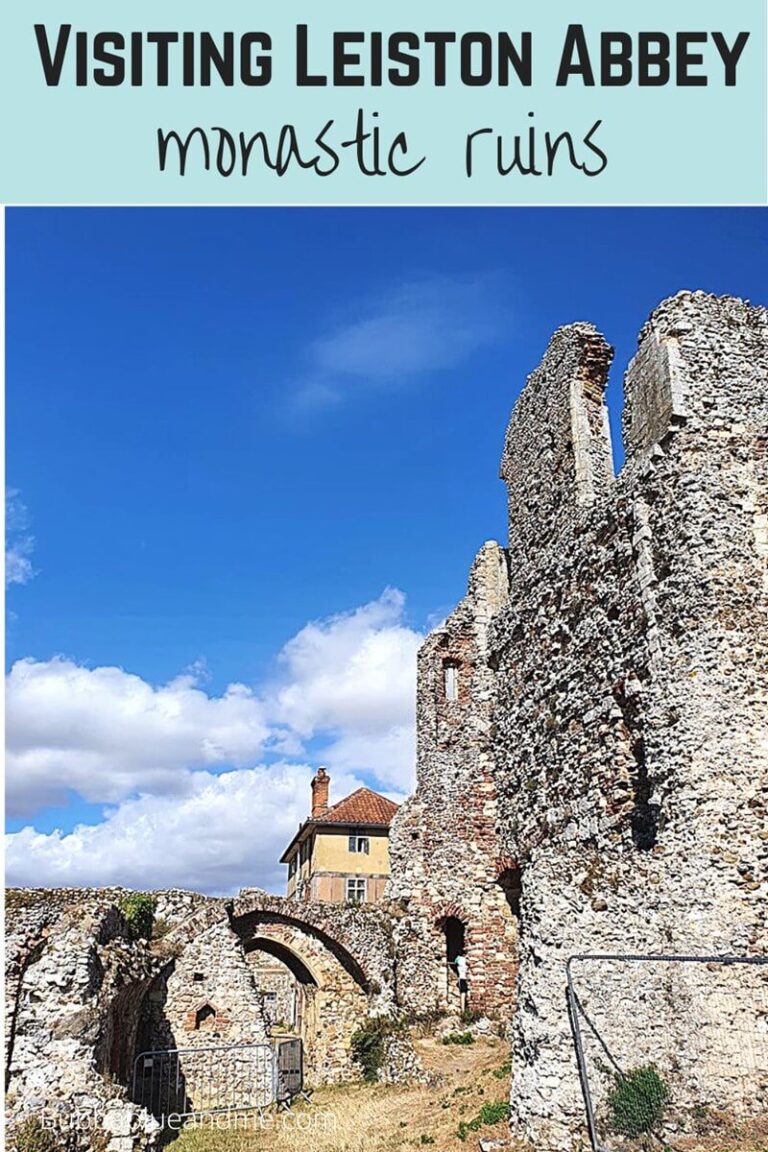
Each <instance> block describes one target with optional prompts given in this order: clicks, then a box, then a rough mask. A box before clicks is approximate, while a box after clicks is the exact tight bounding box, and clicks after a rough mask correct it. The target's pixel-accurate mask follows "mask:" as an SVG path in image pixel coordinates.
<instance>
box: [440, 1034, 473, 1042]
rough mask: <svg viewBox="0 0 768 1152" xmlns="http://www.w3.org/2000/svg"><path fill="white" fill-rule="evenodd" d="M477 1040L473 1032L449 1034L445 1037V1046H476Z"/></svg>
mask: <svg viewBox="0 0 768 1152" xmlns="http://www.w3.org/2000/svg"><path fill="white" fill-rule="evenodd" d="M474 1042H475V1038H474V1036H473V1035H472V1033H471V1032H449V1033H448V1035H447V1036H443V1039H442V1043H443V1044H461V1045H464V1044H474Z"/></svg>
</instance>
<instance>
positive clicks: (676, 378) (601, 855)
mask: <svg viewBox="0 0 768 1152" xmlns="http://www.w3.org/2000/svg"><path fill="white" fill-rule="evenodd" d="M611 355H612V353H611V350H610V348H609V347H608V345H607V344H606V342H605V341H604V339H603V338H602V336H601V335H600V334H599V333H598V332H597V331H596V330H595V329H594V328H593V327H592V326H591V325H587V324H575V325H572V326H570V327H566V328H563V329H560V330H559V331H558V332H556V333H555V335H554V336H553V338H552V340H551V342H550V345H549V348H548V349H547V351H546V354H545V356H544V358H543V361H542V363H541V364H540V366H539V367H538V368H537V369H536V370H535V371H534V372H533V374H532V375H531V377H530V378H529V379H528V381H527V383H526V385H525V388H524V389H523V392H522V394H521V396H520V398H519V400H518V402H517V404H516V406H515V409H514V411H513V413H512V417H511V419H510V422H509V427H508V430H507V434H506V440H505V445H504V452H503V457H502V464H501V474H502V478H503V479H504V481H505V482H506V485H507V489H508V495H509V542H508V550H507V563H506V573H507V575H508V585H507V586H506V587H504V588H503V594H500V595H498V596H497V597H496V598H495V599H493V600H492V602H489V603H488V604H487V605H486V607H485V609H484V610H483V618H482V627H481V628H480V629H478V628H477V627H476V625H475V624H473V623H472V621H474V619H475V614H476V612H477V608H476V601H475V600H473V596H472V583H471V582H470V595H469V597H468V599H467V600H466V601H464V602H462V605H461V606H460V607H459V609H457V612H456V613H455V614H454V616H452V617H450V618H449V621H448V624H447V633H446V635H447V647H446V649H445V651H446V655H448V656H451V655H452V653H453V648H452V645H453V644H454V642H455V640H456V638H457V636H458V635H459V634H460V633H461V627H462V626H461V624H460V622H461V621H468V622H469V625H468V633H469V634H470V635H472V637H473V639H472V641H471V644H470V647H471V650H472V653H473V657H472V669H473V671H472V675H471V677H470V678H468V680H467V685H468V692H469V696H468V697H467V699H466V703H465V704H464V705H461V698H460V701H459V702H460V707H461V708H462V709H463V711H462V713H461V715H462V721H461V725H460V728H458V729H456V730H455V735H453V736H452V737H451V739H450V740H448V743H447V744H446V743H445V742H443V743H442V744H441V741H440V735H439V733H440V731H441V729H440V721H441V713H440V710H439V709H437V710H436V708H435V705H434V702H433V697H432V695H430V693H431V691H432V689H431V687H430V685H431V684H432V683H433V680H434V677H435V675H437V674H438V672H436V669H438V671H439V661H438V660H437V655H438V652H441V651H442V650H441V649H440V644H441V639H440V636H441V634H440V632H438V633H437V634H435V635H433V636H432V637H430V639H429V640H428V641H427V644H426V645H425V649H424V651H423V653H422V663H421V666H420V690H419V691H420V696H419V712H420V724H421V726H422V732H421V735H420V743H419V786H418V789H417V793H416V797H415V798H414V800H412V801H411V802H410V807H409V806H406V808H407V809H408V816H407V817H406V818H401V819H399V820H398V824H399V825H400V827H399V829H398V833H399V835H400V837H401V857H400V860H399V861H398V862H397V868H398V877H397V878H396V879H394V880H393V891H394V892H398V891H399V892H404V891H406V890H409V891H411V892H412V899H411V901H410V903H409V905H408V910H407V915H408V918H409V919H410V921H411V922H412V924H413V928H412V931H413V932H414V933H415V934H416V936H417V937H418V933H419V932H422V933H423V932H425V931H426V929H425V928H424V927H423V926H424V925H425V924H429V923H431V922H432V920H433V904H432V903H430V894H431V893H432V892H434V891H436V890H437V891H439V892H440V895H441V898H442V896H443V892H444V893H445V898H446V899H450V897H449V894H448V890H449V888H450V884H449V883H448V880H447V879H446V872H447V869H448V867H449V865H448V861H450V860H451V858H452V857H453V858H454V859H456V860H459V861H461V862H462V864H461V883H460V886H462V885H463V886H464V887H465V890H467V886H466V876H467V871H466V867H467V862H468V861H470V860H476V871H475V873H474V875H475V876H476V878H477V879H476V881H475V883H476V888H473V889H471V890H472V891H483V892H486V893H489V892H491V891H493V885H494V883H495V882H497V881H498V879H499V878H500V877H501V876H502V875H503V876H505V877H507V878H510V877H515V878H516V879H518V878H519V882H520V886H521V889H520V893H519V901H518V899H517V897H513V898H510V900H509V901H508V905H509V909H510V911H511V912H512V920H513V922H514V921H515V919H516V917H515V911H516V905H517V904H518V902H519V925H518V924H517V923H513V926H512V929H511V930H510V931H509V934H508V935H506V934H505V935H503V936H501V937H498V938H497V939H498V942H499V944H500V948H499V956H500V957H501V956H504V957H505V958H506V959H507V960H509V961H517V960H518V959H519V965H520V968H519V974H518V978H517V986H516V996H515V1001H516V1003H517V1005H518V1006H517V1008H516V1010H515V1011H514V1015H513V1019H512V1029H513V1082H512V1092H511V1101H512V1114H513V1121H514V1123H515V1124H516V1125H517V1129H518V1131H519V1132H520V1133H521V1134H524V1135H526V1136H527V1137H528V1138H530V1139H531V1140H532V1141H533V1143H534V1145H535V1146H536V1147H537V1148H539V1149H540V1150H545V1149H566V1148H570V1147H572V1146H574V1145H575V1144H576V1143H578V1142H579V1141H580V1140H583V1137H584V1105H583V1101H582V1096H581V1089H580V1083H579V1074H578V1069H577V1064H576V1059H575V1054H574V1042H573V1037H572V1034H571V1025H570V1021H569V1017H568V1013H567V1011H566V1003H565V966H566V961H567V960H568V957H569V956H571V955H573V954H577V953H584V952H590V953H596V952H599V953H618V954H627V953H671V952H675V953H687V954H699V955H702V954H738V955H756V954H760V953H762V954H763V955H765V954H766V952H768V938H767V936H766V906H767V904H768V899H767V898H768V837H767V834H766V830H767V829H768V819H767V817H768V313H766V311H765V310H764V309H762V308H756V307H753V306H751V305H749V304H747V303H745V302H744V301H741V300H738V299H734V298H730V297H724V298H716V297H713V296H708V295H705V294H703V293H681V294H679V295H677V296H675V297H673V298H671V299H669V300H667V301H665V302H664V303H663V304H661V305H660V306H659V307H658V308H657V309H656V311H655V312H654V313H653V315H652V316H651V318H650V320H649V321H648V323H647V324H646V325H645V327H644V328H643V330H642V332H641V335H640V340H639V346H638V351H637V354H636V356H635V358H634V360H633V361H632V363H631V364H630V366H629V368H628V370H627V373H626V377H625V397H626V401H625V412H624V423H623V429H624V440H625V448H626V463H625V465H624V467H623V469H622V472H621V474H620V475H619V476H618V477H614V473H613V468H612V461H611V447H610V438H609V433H608V420H607V413H606V410H605V405H604V398H603V396H604V390H605V385H606V381H607V376H608V370H609V366H610V362H611ZM495 554H496V555H498V556H499V568H500V569H501V567H502V561H501V553H500V551H497V552H496V553H495ZM482 556H483V553H481V557H482ZM502 585H503V582H502ZM473 629H474V631H473ZM445 707H447V705H446V706H445ZM425 725H426V729H427V732H428V733H429V732H433V733H437V736H436V738H435V739H433V740H432V741H431V742H430V740H428V739H427V740H425V738H424V733H423V729H424V726H425ZM470 733H471V734H473V736H472V738H470V737H469V734H470ZM474 734H476V735H477V737H478V739H477V740H476V739H475V738H474ZM479 764H481V765H482V770H481V771H478V770H477V766H478V765H479ZM451 770H453V771H454V772H455V776H456V780H460V781H461V788H462V789H463V790H464V807H463V809H462V808H461V806H460V805H457V804H456V803H455V800H454V797H455V796H456V793H455V791H452V786H451V784H449V780H451V781H452V780H453V777H451V776H450V771H451ZM473 780H474V781H475V784H474V785H473V783H472V781H473ZM441 788H443V789H444V790H445V792H446V795H449V796H451V803H450V805H448V806H447V807H446V811H445V831H444V834H443V839H442V841H441V843H440V846H439V852H438V851H435V850H433V848H432V841H431V840H430V841H429V845H428V846H427V847H426V848H425V850H424V851H421V849H420V848H418V847H417V848H413V847H412V846H411V845H409V844H407V842H406V841H407V837H408V836H409V835H410V836H411V837H412V839H413V840H414V842H417V841H418V839H419V836H421V835H426V836H428V837H431V836H433V835H434V834H435V833H434V827H435V826H434V824H433V823H430V821H432V820H433V817H432V815H431V814H428V813H427V812H426V810H425V808H424V805H425V804H426V803H427V802H429V803H434V802H435V800H436V799H437V797H438V796H439V794H440V789H441ZM467 789H469V792H467ZM481 796H482V797H483V798H486V797H487V800H488V803H487V808H486V809H485V811H486V813H487V821H486V823H485V825H484V828H485V834H486V838H485V839H480V838H478V837H477V836H476V835H475V834H474V831H473V826H472V823H471V816H470V814H471V813H474V812H477V811H479V810H480V808H479V805H480V798H481ZM409 821H410V822H409ZM491 828H492V829H493V830H492V831H491ZM451 836H453V837H454V847H453V850H452V848H451V844H450V837H451ZM473 867H475V865H473ZM441 885H442V887H441ZM496 887H497V890H498V887H499V886H498V884H497V885H496ZM425 894H426V895H425ZM508 894H509V893H508ZM422 903H423V904H424V905H425V910H424V914H423V915H422V919H421V922H419V919H418V917H419V911H420V907H421V904H422ZM477 913H478V916H479V921H478V924H477V931H478V933H479V934H480V935H482V932H483V926H482V917H483V915H484V905H483V903H482V900H479V901H478V904H477ZM419 923H421V927H419ZM518 926H519V940H518V939H517V933H516V931H515V930H514V929H516V928H517V927H518ZM702 967H703V966H700V965H699V966H696V968H697V970H696V971H694V970H693V969H692V968H691V967H690V966H689V968H688V969H685V968H683V967H679V968H677V969H672V968H667V969H664V968H663V967H661V966H656V967H654V966H653V965H650V966H648V967H646V968H645V969H643V970H642V974H641V973H640V970H639V969H635V970H632V971H630V969H629V968H628V967H627V966H626V965H625V966H622V965H621V964H611V963H606V964H604V965H603V966H601V965H592V966H591V967H590V966H589V965H584V966H583V967H582V969H581V970H580V974H579V978H580V979H581V980H582V989H583V996H584V1002H585V1003H587V1004H588V1007H589V1011H590V1013H591V1020H592V1024H593V1025H594V1027H595V1030H596V1032H597V1033H599V1034H600V1036H601V1037H602V1039H603V1040H604V1041H605V1043H606V1045H607V1049H608V1050H609V1051H610V1052H611V1053H612V1055H613V1057H614V1058H615V1059H616V1060H617V1062H618V1063H619V1066H621V1065H622V1064H623V1066H624V1067H628V1066H631V1065H633V1064H639V1063H642V1061H643V1060H644V1059H645V1060H654V1061H656V1062H657V1063H659V1064H660V1066H661V1068H662V1071H663V1072H664V1074H665V1075H667V1076H668V1077H669V1078H670V1080H671V1081H674V1088H675V1093H676V1099H677V1100H679V1101H680V1102H683V1103H684V1102H685V1101H686V1100H691V1101H694V1100H698V1099H701V1098H702V1097H701V1093H702V1092H704V1091H705V1089H704V1088H702V1085H707V1086H708V1087H707V1088H706V1091H708V1092H710V1093H711V1094H714V1097H715V1098H716V1099H714V1100H712V1103H714V1104H716V1105H717V1104H719V1106H730V1105H733V1106H734V1108H736V1109H737V1110H738V1109H746V1110H749V1109H752V1110H753V1111H754V1110H755V1109H758V1110H759V1109H760V1108H763V1109H764V1110H766V1111H768V1073H767V1072H766V1070H767V1069H768V1030H764V1033H765V1034H764V1035H763V1034H762V1033H757V1032H755V1033H754V1034H753V1033H750V1040H749V1044H748V1045H747V1046H746V1047H747V1048H748V1049H749V1050H745V1042H744V1036H745V1035H746V1033H745V1032H744V1031H743V1030H742V1027H741V1026H742V1024H743V1022H744V1019H746V1017H745V1016H744V1013H745V1012H746V1013H747V1014H748V1012H749V1010H750V1008H751V1009H752V1010H754V1005H755V1003H756V1001H755V996H756V995H758V994H761V993H760V989H761V987H762V995H763V996H765V995H766V988H765V980H764V978H763V975H762V974H758V970H757V969H753V970H752V971H751V972H750V971H749V970H748V969H744V970H741V971H740V972H739V973H736V974H734V975H733V976H732V978H730V983H729V985H728V987H727V988H725V987H719V986H718V979H719V977H716V976H715V975H710V976H709V977H708V978H707V979H703V977H702ZM753 978H754V979H753ZM750 979H752V980H753V982H752V983H750ZM754 980H758V983H755V982H754ZM760 980H762V985H760V984H759V981H760ZM508 1002H509V1003H510V1004H511V1003H512V997H511V996H510V997H508ZM753 1015H754V1012H753ZM587 1047H588V1050H587V1052H586V1059H587V1062H590V1061H591V1062H592V1063H591V1065H590V1075H591V1077H592V1081H593V1087H595V1092H596V1096H597V1101H596V1103H597V1107H598V1108H599V1107H601V1106H602V1103H604V1100H605V1093H606V1091H607V1089H608V1087H609V1086H610V1084H611V1083H612V1078H611V1075H610V1069H609V1070H608V1071H609V1075H608V1076H606V1075H605V1060H604V1053H603V1052H597V1051H596V1050H595V1051H594V1052H592V1051H591V1050H590V1049H589V1045H588V1046H587ZM601 1059H602V1061H603V1062H602V1064H601ZM736 1065H739V1067H740V1068H742V1071H743V1075H740V1077H735V1076H734V1075H733V1069H734V1067H736ZM745 1086H746V1087H745ZM694 1089H695V1090H696V1091H694ZM696 1092H698V1093H699V1095H698V1096H697V1095H696Z"/></svg>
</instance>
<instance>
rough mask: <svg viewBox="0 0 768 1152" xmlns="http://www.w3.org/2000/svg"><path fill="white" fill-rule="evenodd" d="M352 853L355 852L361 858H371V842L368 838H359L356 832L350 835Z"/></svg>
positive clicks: (349, 843) (348, 842) (349, 845)
mask: <svg viewBox="0 0 768 1152" xmlns="http://www.w3.org/2000/svg"><path fill="white" fill-rule="evenodd" d="M347 845H348V847H349V851H350V852H355V853H357V854H358V855H361V856H369V855H370V852H371V841H370V837H368V836H358V835H357V833H356V832H353V833H351V834H350V837H349V840H348V841H347Z"/></svg>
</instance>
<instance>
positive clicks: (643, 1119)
mask: <svg viewBox="0 0 768 1152" xmlns="http://www.w3.org/2000/svg"><path fill="white" fill-rule="evenodd" d="M668 1102H669V1085H668V1084H667V1083H666V1081H665V1080H664V1079H663V1078H662V1077H661V1076H660V1075H659V1073H658V1072H657V1070H656V1068H655V1067H654V1066H653V1064H643V1065H641V1066H640V1067H639V1068H633V1069H632V1070H631V1071H630V1072H628V1073H627V1074H626V1076H618V1075H617V1076H616V1087H615V1088H614V1089H613V1091H612V1092H611V1094H610V1095H609V1097H608V1110H609V1113H610V1121H611V1127H612V1128H613V1130H614V1131H615V1132H621V1133H623V1134H624V1135H625V1136H642V1135H643V1133H645V1132H650V1131H651V1130H652V1129H653V1128H655V1127H657V1126H658V1125H659V1124H660V1123H661V1121H662V1120H663V1118H664V1111H665V1109H666V1106H667V1104H668Z"/></svg>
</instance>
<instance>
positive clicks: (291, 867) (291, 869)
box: [288, 856, 296, 876]
mask: <svg viewBox="0 0 768 1152" xmlns="http://www.w3.org/2000/svg"><path fill="white" fill-rule="evenodd" d="M288 875H289V876H295V875H296V857H295V856H291V858H290V860H289V861H288Z"/></svg>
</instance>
